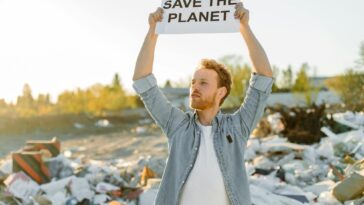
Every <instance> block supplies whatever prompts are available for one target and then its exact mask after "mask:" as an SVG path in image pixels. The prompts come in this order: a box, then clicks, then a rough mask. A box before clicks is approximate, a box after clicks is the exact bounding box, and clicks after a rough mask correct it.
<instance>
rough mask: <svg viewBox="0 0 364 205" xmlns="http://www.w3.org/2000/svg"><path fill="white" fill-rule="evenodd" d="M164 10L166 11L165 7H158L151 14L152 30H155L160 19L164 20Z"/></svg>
mask: <svg viewBox="0 0 364 205" xmlns="http://www.w3.org/2000/svg"><path fill="white" fill-rule="evenodd" d="M163 12H164V11H163V9H162V8H161V7H158V9H157V10H156V11H155V12H153V13H151V14H149V19H148V21H149V26H150V28H151V29H152V30H155V27H156V25H157V22H158V21H162V19H163Z"/></svg>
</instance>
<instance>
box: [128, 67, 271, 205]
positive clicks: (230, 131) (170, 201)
mask: <svg viewBox="0 0 364 205" xmlns="http://www.w3.org/2000/svg"><path fill="white" fill-rule="evenodd" d="M274 80H275V79H274V78H271V77H267V76H263V75H260V74H257V73H255V72H253V73H251V78H250V81H249V87H248V89H247V92H246V96H245V99H244V102H243V103H242V105H241V106H240V108H239V109H238V110H237V111H236V112H235V113H233V114H223V113H221V111H219V112H218V114H217V115H216V116H215V118H214V120H213V122H212V131H213V133H214V135H213V141H214V149H215V151H216V156H217V159H218V163H219V166H220V170H221V173H222V176H223V179H224V184H225V189H226V193H227V195H228V197H229V200H230V203H231V204H232V205H251V199H250V192H249V185H248V178H247V174H246V170H245V165H244V152H245V148H246V143H247V140H248V138H249V136H250V133H251V131H252V130H253V129H254V128H255V126H256V125H257V123H258V121H259V120H260V118H261V117H262V115H263V113H264V108H265V106H266V102H267V99H268V97H269V95H270V93H271V91H272V84H273V82H274ZM133 88H134V89H135V91H136V92H137V93H138V94H139V95H140V97H141V99H142V101H143V102H144V104H145V107H146V108H147V110H148V111H149V113H150V114H151V116H152V118H153V119H154V120H155V121H156V123H157V124H158V126H159V127H161V129H162V131H163V132H164V134H165V135H166V136H167V138H168V151H169V156H168V158H167V163H166V167H165V169H164V172H163V176H162V181H161V184H160V187H159V190H158V193H157V197H156V199H155V202H154V203H155V204H156V205H178V204H179V200H180V196H181V191H182V187H183V186H184V184H185V182H186V180H187V178H188V175H189V173H190V172H191V170H192V168H193V165H194V163H195V160H196V157H197V153H198V149H199V145H200V138H201V130H200V128H199V126H198V125H197V124H196V120H197V115H196V112H191V111H188V112H183V111H181V110H180V109H178V108H176V107H174V106H172V105H171V104H170V102H169V101H168V100H167V99H166V97H165V96H164V94H163V93H162V92H161V90H160V89H159V87H158V86H157V80H156V78H155V77H154V75H153V74H150V75H148V76H146V77H144V78H142V79H138V80H136V81H134V83H133ZM211 180H213V179H211ZM208 188H209V187H206V189H208Z"/></svg>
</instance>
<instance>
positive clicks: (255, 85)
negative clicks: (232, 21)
mask: <svg viewBox="0 0 364 205" xmlns="http://www.w3.org/2000/svg"><path fill="white" fill-rule="evenodd" d="M235 17H236V18H238V19H240V33H241V35H242V36H243V38H244V40H245V43H246V44H247V46H248V50H249V55H250V59H251V61H252V63H253V72H252V73H251V78H250V81H249V87H248V89H247V92H246V96H245V98H244V102H243V103H242V105H241V106H240V108H239V110H237V111H236V112H235V113H234V114H233V115H232V119H233V121H235V123H234V124H236V125H238V127H237V128H238V130H237V131H238V133H240V135H241V136H242V137H243V139H244V140H247V139H248V138H249V136H250V134H251V132H252V130H253V129H254V128H255V127H256V125H257V123H258V122H259V120H260V119H261V117H262V116H263V114H264V108H265V106H266V102H267V99H268V97H269V95H270V93H271V91H272V85H273V82H274V78H273V72H272V69H271V67H270V64H269V61H268V58H267V56H266V54H265V52H264V50H263V48H262V46H261V45H260V44H259V42H258V40H257V39H256V38H255V36H254V34H253V32H252V31H251V29H250V27H249V11H248V10H247V9H245V8H244V7H243V4H242V3H239V4H237V5H236V12H235Z"/></svg>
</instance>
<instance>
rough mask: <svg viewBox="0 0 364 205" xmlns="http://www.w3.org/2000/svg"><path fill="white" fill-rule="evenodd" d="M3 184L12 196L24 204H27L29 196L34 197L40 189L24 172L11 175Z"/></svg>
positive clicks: (29, 199)
mask: <svg viewBox="0 0 364 205" xmlns="http://www.w3.org/2000/svg"><path fill="white" fill-rule="evenodd" d="M4 184H5V185H6V188H7V190H8V191H9V192H10V193H11V194H12V195H14V196H15V197H17V198H20V199H21V200H23V201H24V203H25V204H28V203H29V202H30V201H31V196H34V195H36V194H37V192H38V191H39V189H40V187H39V185H38V184H37V183H36V182H35V181H33V180H32V179H31V178H30V177H29V176H28V175H26V174H25V173H24V172H17V173H13V174H11V175H10V176H9V177H8V178H7V179H6V180H5V181H4Z"/></svg>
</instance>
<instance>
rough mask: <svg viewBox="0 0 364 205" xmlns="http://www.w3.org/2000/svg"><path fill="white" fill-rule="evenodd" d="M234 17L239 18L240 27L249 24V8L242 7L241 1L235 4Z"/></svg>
mask: <svg viewBox="0 0 364 205" xmlns="http://www.w3.org/2000/svg"><path fill="white" fill-rule="evenodd" d="M234 17H235V18H236V19H239V20H240V29H242V28H246V27H247V26H248V25H249V10H248V9H246V8H244V6H243V3H242V2H240V3H238V4H236V5H235V13H234Z"/></svg>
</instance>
